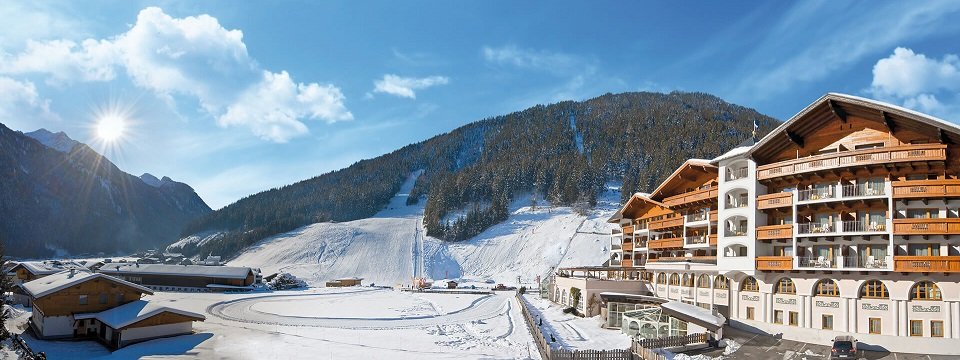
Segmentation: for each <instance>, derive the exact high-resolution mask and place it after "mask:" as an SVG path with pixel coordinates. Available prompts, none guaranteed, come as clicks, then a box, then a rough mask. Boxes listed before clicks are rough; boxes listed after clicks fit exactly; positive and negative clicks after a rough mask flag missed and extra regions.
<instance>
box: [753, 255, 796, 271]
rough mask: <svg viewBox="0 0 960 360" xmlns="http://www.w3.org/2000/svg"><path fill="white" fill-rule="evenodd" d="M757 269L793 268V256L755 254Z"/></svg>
mask: <svg viewBox="0 0 960 360" xmlns="http://www.w3.org/2000/svg"><path fill="white" fill-rule="evenodd" d="M756 262H757V270H793V256H757V260H756Z"/></svg>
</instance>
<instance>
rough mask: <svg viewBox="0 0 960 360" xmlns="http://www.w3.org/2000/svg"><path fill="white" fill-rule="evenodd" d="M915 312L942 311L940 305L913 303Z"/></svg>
mask: <svg viewBox="0 0 960 360" xmlns="http://www.w3.org/2000/svg"><path fill="white" fill-rule="evenodd" d="M913 312H918V313H938V312H940V305H931V306H923V305H913Z"/></svg>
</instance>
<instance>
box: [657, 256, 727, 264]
mask: <svg viewBox="0 0 960 360" xmlns="http://www.w3.org/2000/svg"><path fill="white" fill-rule="evenodd" d="M650 262H691V263H698V264H716V263H717V257H716V256H661V257H659V258H656V259H650Z"/></svg>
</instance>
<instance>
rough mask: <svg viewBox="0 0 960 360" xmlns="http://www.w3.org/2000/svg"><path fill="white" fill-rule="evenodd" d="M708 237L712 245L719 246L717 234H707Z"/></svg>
mask: <svg viewBox="0 0 960 360" xmlns="http://www.w3.org/2000/svg"><path fill="white" fill-rule="evenodd" d="M707 239H708V241H709V242H710V245H711V246H717V234H710V236H707Z"/></svg>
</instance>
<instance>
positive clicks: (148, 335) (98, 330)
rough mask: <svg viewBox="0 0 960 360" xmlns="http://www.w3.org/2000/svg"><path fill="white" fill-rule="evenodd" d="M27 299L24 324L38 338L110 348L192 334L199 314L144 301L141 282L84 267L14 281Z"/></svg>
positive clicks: (146, 292)
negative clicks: (26, 322) (30, 312)
mask: <svg viewBox="0 0 960 360" xmlns="http://www.w3.org/2000/svg"><path fill="white" fill-rule="evenodd" d="M18 287H19V289H20V291H22V292H23V293H24V294H26V295H27V296H29V297H30V300H31V302H32V303H33V315H32V316H31V318H30V321H29V325H30V328H31V329H32V330H33V333H34V334H35V335H36V336H37V337H38V338H41V339H71V338H75V339H81V338H94V339H98V340H100V341H102V342H103V343H104V344H106V345H108V346H109V347H112V348H120V347H123V346H125V345H127V344H130V343H132V342H138V341H145V340H149V339H153V338H158V337H167V336H173V335H179V334H184V333H190V332H192V331H193V330H192V326H193V325H192V322H193V321H203V320H205V318H204V317H203V315H200V314H196V313H191V312H187V311H183V310H179V309H175V308H171V307H167V306H159V305H153V304H150V303H149V302H147V301H144V300H141V299H140V298H141V297H142V296H143V295H144V294H153V292H152V291H151V290H150V289H148V288H146V287H143V286H140V285H137V284H133V283H130V282H128V281H124V280H121V279H118V278H115V277H112V276H108V275H104V274H100V273H92V272H89V271H86V270H73V269H72V270H65V271H62V272H59V273H56V274H53V275H49V276H46V277H44V278H41V279H37V280H33V281H30V282H27V283H24V284H20V285H18Z"/></svg>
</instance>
